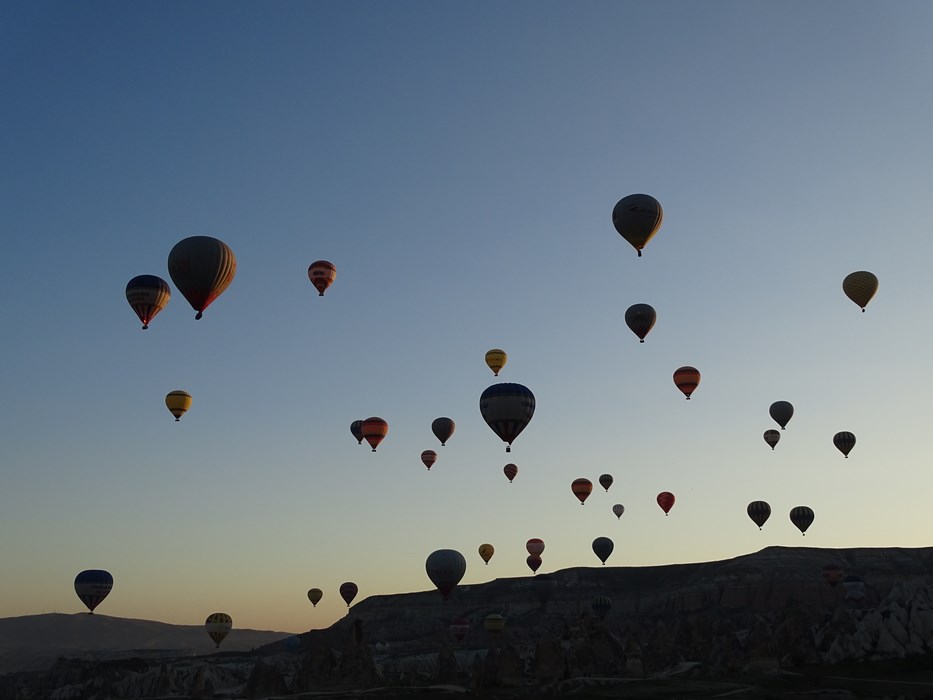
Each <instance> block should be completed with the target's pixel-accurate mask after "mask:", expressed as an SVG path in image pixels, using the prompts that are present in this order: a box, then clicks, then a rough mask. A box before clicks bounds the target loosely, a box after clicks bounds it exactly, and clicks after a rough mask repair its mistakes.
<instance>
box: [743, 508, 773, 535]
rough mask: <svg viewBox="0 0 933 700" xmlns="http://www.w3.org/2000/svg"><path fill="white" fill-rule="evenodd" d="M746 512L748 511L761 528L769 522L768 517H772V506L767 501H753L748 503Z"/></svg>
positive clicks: (749, 515)
mask: <svg viewBox="0 0 933 700" xmlns="http://www.w3.org/2000/svg"><path fill="white" fill-rule="evenodd" d="M745 512H746V513H748V517H749V518H751V519H752V522H753V523H755V524H756V525H757V526H758V529H759V530H760V529H761V528H762V527H764V524H765V523H766V522H768V518H770V517H771V506H770V505H769V504H768V503H766V502H765V501H752V502H751V503H749V504H748V507H747V508H746V509H745Z"/></svg>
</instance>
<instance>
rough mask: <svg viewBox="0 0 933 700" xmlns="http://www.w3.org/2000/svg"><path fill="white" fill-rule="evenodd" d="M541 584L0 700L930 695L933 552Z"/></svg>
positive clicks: (410, 600)
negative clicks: (489, 625) (498, 627)
mask: <svg viewBox="0 0 933 700" xmlns="http://www.w3.org/2000/svg"><path fill="white" fill-rule="evenodd" d="M549 576H550V577H551V579H552V581H553V583H552V584H551V585H552V589H551V591H550V597H549V599H547V601H546V602H542V597H546V596H542V595H541V594H542V592H543V591H544V590H545V587H544V585H543V583H542V579H541V578H540V577H533V576H527V577H520V578H512V579H497V580H494V581H490V582H488V583H485V584H481V585H472V586H463V587H459V588H457V589H456V590H455V592H454V593H453V594H452V595H451V597H450V599H449V600H447V601H443V600H442V599H441V596H440V594H439V593H437V592H436V591H424V592H419V593H409V594H403V595H392V596H372V597H369V598H367V599H365V600H363V601H362V602H360V603H359V604H357V605H356V606H354V607H353V608H352V609H351V611H350V613H349V615H348V616H347V617H346V618H344V619H343V620H341V621H339V622H338V623H336V624H335V625H333V626H332V627H330V628H329V629H326V630H316V631H312V632H309V633H306V634H304V635H300V636H298V637H289V638H287V639H284V640H280V641H278V642H276V643H274V644H271V645H268V646H266V647H263V648H261V649H258V650H256V651H255V652H253V653H248V654H238V655H237V654H229V653H225V654H221V655H213V656H210V657H199V658H185V659H177V660H173V661H164V660H163V661H152V660H147V659H137V660H134V661H132V662H131V661H121V662H99V661H86V660H85V661H69V662H64V661H63V662H60V663H59V664H58V665H57V666H56V667H55V668H53V669H51V670H50V671H48V672H46V673H37V674H32V675H29V674H17V675H8V676H6V677H4V678H2V679H0V699H6V698H10V700H13V699H14V698H16V699H21V698H27V697H55V698H100V699H101V700H102V699H103V698H111V697H112V698H116V697H153V698H155V697H160V698H161V697H230V698H233V697H256V698H263V697H281V696H288V695H298V696H301V695H304V694H312V693H314V694H318V693H323V692H325V691H326V692H327V693H328V694H329V695H330V696H332V697H344V696H350V695H352V694H354V693H356V692H358V691H360V690H361V689H369V691H368V692H369V693H370V694H379V695H381V696H388V697H409V696H411V695H412V694H414V693H415V692H416V691H417V692H418V693H419V694H421V695H422V696H438V695H442V694H452V693H464V692H474V693H478V694H483V695H485V696H487V697H517V696H519V695H529V696H531V695H534V696H537V697H546V696H551V697H556V696H562V695H565V694H568V693H571V692H573V693H576V694H578V696H582V697H600V696H602V697H606V696H617V695H620V694H624V695H625V696H627V697H662V696H666V697H692V696H694V695H696V696H700V695H712V694H730V695H732V696H734V697H785V696H786V697H792V696H793V694H794V693H797V692H810V691H812V690H819V689H822V690H826V689H827V688H830V689H832V690H834V692H836V691H838V693H839V694H837V695H836V696H835V697H933V672H931V669H933V548H920V549H901V548H872V549H869V548H857V549H838V550H829V549H815V548H782V547H770V548H767V549H764V550H762V551H760V552H757V553H755V554H750V555H747V556H742V557H737V558H735V559H730V560H726V561H718V562H707V563H700V564H679V565H672V566H658V567H639V568H635V567H609V566H606V567H593V568H575V569H567V570H564V571H560V572H556V573H554V574H550V575H549ZM598 597H601V605H597V606H596V607H595V608H594V606H593V603H594V601H595V600H596V599H597V598H598ZM607 599H608V603H607ZM610 606H611V607H610ZM598 613H607V614H605V616H604V617H602V616H601V615H600V614H598ZM490 614H499V615H502V616H503V617H504V618H505V620H506V623H505V629H504V630H503V631H501V632H499V633H496V634H493V633H490V632H487V630H486V629H485V627H484V624H483V621H484V619H485V618H486V616H487V615H490ZM456 619H460V623H461V627H460V628H459V629H460V631H461V632H463V636H462V639H459V640H458V639H456V638H455V636H454V634H453V633H452V628H451V623H452V622H453V621H454V620H456ZM463 620H466V621H468V625H469V626H468V627H467V626H466V625H464V624H463ZM615 686H620V688H624V690H621V689H620V688H616V687H615ZM377 689H379V690H377ZM847 694H848V695H847Z"/></svg>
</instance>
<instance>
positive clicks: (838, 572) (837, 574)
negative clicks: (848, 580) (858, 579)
mask: <svg viewBox="0 0 933 700" xmlns="http://www.w3.org/2000/svg"><path fill="white" fill-rule="evenodd" d="M822 574H823V580H824V581H826V583H828V584H829V585H830V586H832V587H833V588H835V587H836V586H837V585H838V584H839V582H840V581H842V577H843V574H845V571H844V570H843V568H842V567H841V566H839V564H834V563H829V564H826V565H825V566H824V567H823V571H822Z"/></svg>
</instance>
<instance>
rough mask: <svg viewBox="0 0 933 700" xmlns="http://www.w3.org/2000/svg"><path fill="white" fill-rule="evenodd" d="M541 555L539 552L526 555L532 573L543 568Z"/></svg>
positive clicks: (526, 561)
mask: <svg viewBox="0 0 933 700" xmlns="http://www.w3.org/2000/svg"><path fill="white" fill-rule="evenodd" d="M541 561H542V559H541V557H540V556H538V555H537V554H529V555H528V556H527V557H525V563H526V564H528V568H529V569H531V573H535V572H537V571H538V569H540V568H541Z"/></svg>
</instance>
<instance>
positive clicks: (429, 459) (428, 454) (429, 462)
mask: <svg viewBox="0 0 933 700" xmlns="http://www.w3.org/2000/svg"><path fill="white" fill-rule="evenodd" d="M421 461H422V462H424V466H426V467H427V468H428V471H431V467H432V466H433V465H434V463H435V462H436V461H437V452H435V451H434V450H425V451H424V452H422V453H421Z"/></svg>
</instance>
